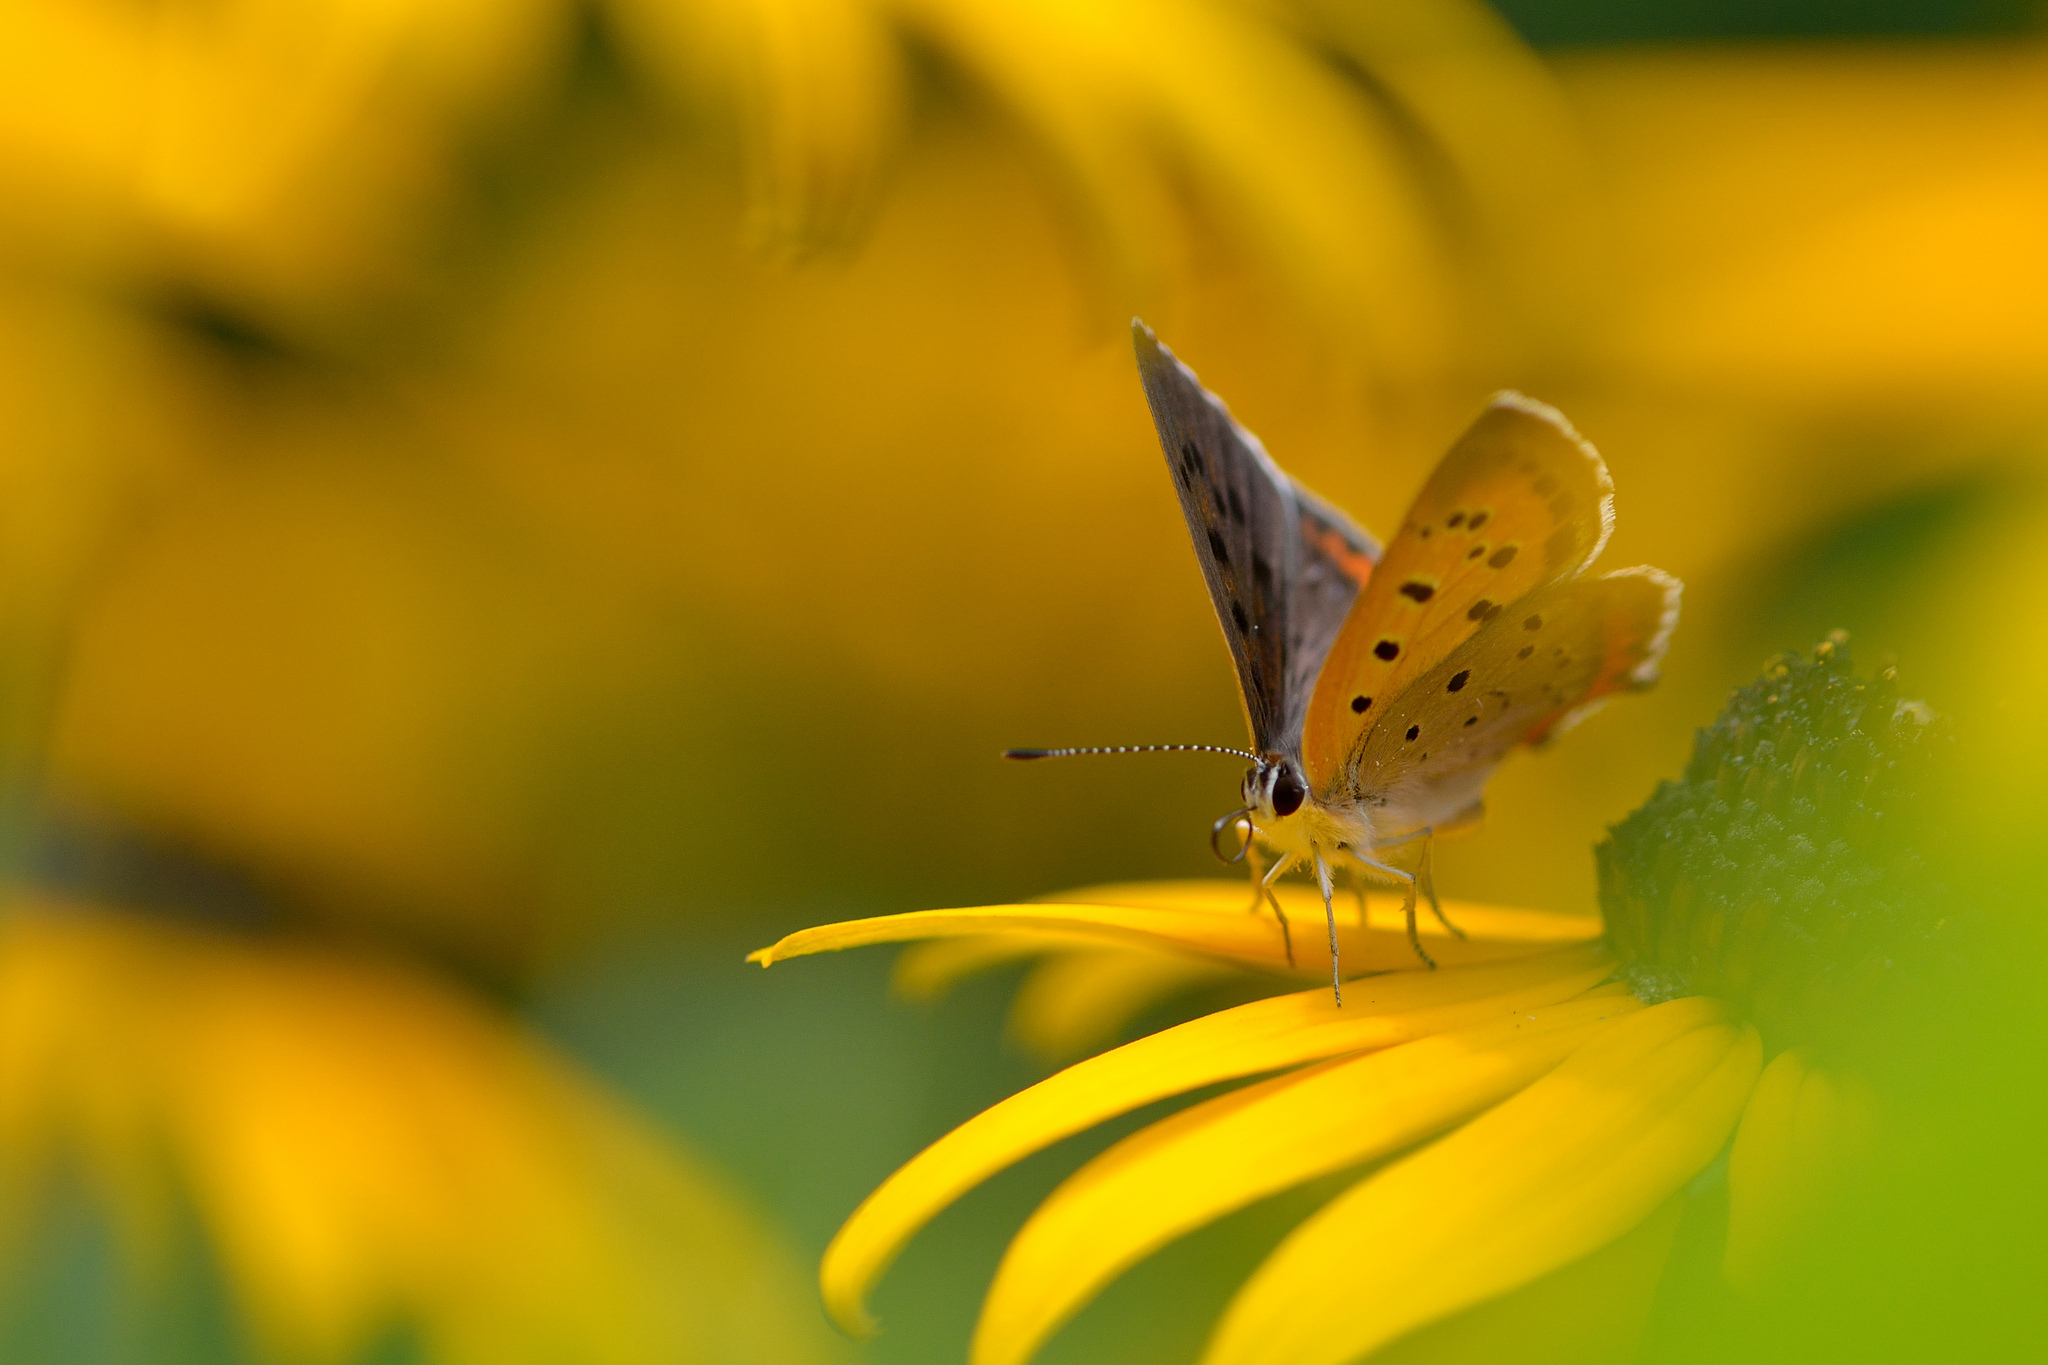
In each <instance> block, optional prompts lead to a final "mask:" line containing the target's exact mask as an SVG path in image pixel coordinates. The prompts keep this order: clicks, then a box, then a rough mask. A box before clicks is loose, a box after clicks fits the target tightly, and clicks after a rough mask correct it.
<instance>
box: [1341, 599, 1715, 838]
mask: <svg viewBox="0 0 2048 1365" xmlns="http://www.w3.org/2000/svg"><path fill="white" fill-rule="evenodd" d="M1678 598H1679V583H1678V580H1677V579H1675V578H1671V577H1670V576H1668V575H1666V574H1664V573H1662V572H1660V571H1659V570H1656V569H1646V568H1642V569H1624V570H1622V571H1620V572H1618V573H1611V574H1604V575H1601V576H1599V577H1596V578H1595V577H1580V578H1572V579H1568V580H1566V581H1564V582H1561V583H1554V584H1550V585H1548V586H1546V587H1542V588H1538V589H1537V590H1536V591H1535V592H1532V593H1529V594H1527V595H1526V596H1524V597H1523V598H1522V599H1521V600H1520V601H1518V602H1516V603H1515V605H1514V606H1513V607H1512V608H1511V609H1510V610H1509V611H1507V612H1505V613H1504V614H1502V615H1501V616H1499V617H1497V618H1495V619H1493V620H1491V621H1489V622H1487V623H1486V624H1485V625H1483V626H1482V627H1481V628H1480V630H1479V631H1478V633H1477V634H1475V635H1474V636H1473V637H1472V638H1471V639H1469V640H1467V641H1466V642H1465V643H1464V644H1462V645H1460V646H1459V647H1458V648H1456V649H1454V650H1452V651H1451V652H1450V654H1448V655H1446V656H1445V657H1444V658H1443V659H1441V660H1439V661H1438V662H1437V664H1436V665H1435V667H1433V668H1431V669H1429V670H1428V671H1427V672H1424V673H1423V674H1421V675H1420V676H1419V677H1417V678H1416V679H1415V680H1414V682H1413V683H1412V684H1411V685H1410V686H1409V687H1408V688H1406V689H1405V690H1404V691H1402V692H1401V693H1400V694H1399V695H1397V696H1396V697H1395V698H1394V699H1393V700H1392V701H1391V702H1390V703H1389V704H1388V706H1387V710H1386V714H1385V715H1384V716H1383V717H1382V718H1381V722H1380V724H1378V725H1376V726H1374V727H1373V728H1372V730H1371V731H1369V732H1368V733H1367V734H1366V736H1365V739H1364V742H1363V743H1362V744H1361V746H1360V748H1359V750H1358V753H1357V761H1356V762H1355V763H1354V764H1353V765H1352V766H1351V768H1350V769H1349V770H1348V771H1347V773H1346V774H1345V775H1344V778H1343V779H1342V780H1341V782H1340V785H1339V788H1338V790H1337V792H1336V793H1335V795H1336V796H1338V797H1339V798H1340V799H1343V800H1349V801H1357V802H1361V803H1362V804H1363V805H1364V806H1365V807H1366V809H1367V810H1368V811H1369V812H1371V813H1372V816H1373V823H1374V826H1375V828H1376V831H1377V832H1378V834H1379V835H1380V836H1381V837H1385V836H1387V835H1393V834H1400V833H1404V832H1406V831H1408V830H1411V829H1416V828H1420V827H1421V826H1424V825H1431V826H1435V827H1438V828H1441V827H1443V826H1444V825H1445V824H1446V823H1449V822H1451V821H1452V820H1455V819H1456V818H1458V817H1459V816H1461V815H1464V814H1465V813H1467V812H1470V811H1472V810H1474V809H1475V808H1476V807H1477V805H1478V803H1479V798H1480V794H1481V792H1482V791H1483V790H1484V788H1485V785H1486V780H1487V778H1488V777H1490V776H1491V775H1492V773H1493V770H1494V769H1495V768H1496V767H1498V766H1499V765H1500V761H1501V760H1502V759H1503V758H1505V757H1506V756H1507V754H1508V752H1509V751H1510V750H1512V749H1513V748H1514V747H1515V746H1516V745H1518V744H1528V743H1536V742H1538V741H1540V740H1542V739H1544V738H1545V737H1546V736H1548V735H1551V734H1554V733H1556V732H1557V731H1558V730H1560V729H1563V728H1565V727H1567V726H1569V725H1571V724H1572V723H1574V722H1575V721H1577V720H1578V719H1579V718H1580V717H1582V716H1584V715H1586V714H1587V713H1588V712H1590V711H1592V710H1594V709H1595V708H1597V707H1598V706H1599V705H1600V704H1601V703H1602V702H1603V701H1604V700H1605V699H1606V698H1608V697H1609V696H1611V695H1613V694H1614V693H1617V692H1624V691H1637V690H1640V689H1642V688H1645V687H1648V686H1649V685H1650V684H1651V683H1653V682H1655V681H1656V679H1657V666H1658V663H1659V662H1660V661H1661V660H1662V658H1663V656H1664V646H1665V643H1666V642H1667V641H1668V640H1669V639H1670V637H1671V631H1672V628H1673V627H1674V626H1676V625H1677V623H1678Z"/></svg>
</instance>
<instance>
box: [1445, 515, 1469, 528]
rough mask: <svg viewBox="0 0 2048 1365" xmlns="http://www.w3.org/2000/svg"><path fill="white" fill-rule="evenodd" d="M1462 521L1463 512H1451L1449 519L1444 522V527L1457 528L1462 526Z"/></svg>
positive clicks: (1463, 518)
mask: <svg viewBox="0 0 2048 1365" xmlns="http://www.w3.org/2000/svg"><path fill="white" fill-rule="evenodd" d="M1464 520H1465V514H1464V513H1463V512H1453V513H1451V515H1450V517H1449V518H1448V519H1447V520H1446V521H1445V522H1444V525H1445V526H1446V527H1450V526H1457V525H1460V524H1462V523H1463V522H1464Z"/></svg>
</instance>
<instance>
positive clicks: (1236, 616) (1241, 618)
mask: <svg viewBox="0 0 2048 1365" xmlns="http://www.w3.org/2000/svg"><path fill="white" fill-rule="evenodd" d="M1230 619H1231V620H1232V621H1234V622H1236V623H1237V633H1238V634H1239V635H1244V636H1249V635H1250V634H1251V633H1252V622H1251V618H1250V617H1249V616H1246V615H1245V612H1244V603H1242V602H1232V603H1231V604H1230Z"/></svg>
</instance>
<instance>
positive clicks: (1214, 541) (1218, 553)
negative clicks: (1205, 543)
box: [1209, 526, 1230, 564]
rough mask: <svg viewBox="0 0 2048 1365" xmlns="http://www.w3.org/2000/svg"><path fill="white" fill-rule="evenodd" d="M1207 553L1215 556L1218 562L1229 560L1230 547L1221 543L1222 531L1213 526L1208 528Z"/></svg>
mask: <svg viewBox="0 0 2048 1365" xmlns="http://www.w3.org/2000/svg"><path fill="white" fill-rule="evenodd" d="M1209 553H1210V554H1212V555H1214V556H1215V557H1216V562H1217V563H1218V564H1228V563H1229V562H1230V547H1229V546H1228V545H1226V544H1224V543H1223V533H1222V532H1221V531H1219V530H1217V529H1216V528H1215V527H1213V526H1211V527H1210V528H1209Z"/></svg>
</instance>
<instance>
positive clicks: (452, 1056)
mask: <svg viewBox="0 0 2048 1365" xmlns="http://www.w3.org/2000/svg"><path fill="white" fill-rule="evenodd" d="M0 1037H4V1038H5V1039H6V1040H7V1042H6V1046H5V1047H4V1048H0V1232H4V1233H5V1241H6V1243H7V1244H8V1245H9V1246H10V1247H19V1245H20V1239H21V1237H22V1236H23V1235H24V1233H25V1232H27V1231H28V1230H29V1229H30V1228H32V1227H33V1226H34V1219H35V1216H36V1204H37V1200H38V1198H39V1193H38V1192H39V1191H40V1190H41V1189H43V1188H44V1182H46V1181H47V1180H48V1179H49V1178H50V1177H51V1176H52V1175H53V1174H54V1173H55V1172H56V1171H58V1170H61V1169H63V1168H65V1167H76V1168H78V1169H81V1170H82V1171H83V1173H84V1175H85V1176H86V1178H87V1181H88V1183H89V1185H90V1187H91V1188H92V1189H94V1190H95V1191H96V1193H97V1194H98V1195H99V1196H100V1197H101V1199H102V1200H103V1202H104V1204H105V1208H106V1212H107V1214H108V1216H109V1217H110V1218H111V1219H112V1220H113V1222H114V1224H115V1226H116V1227H117V1228H118V1229H119V1230H120V1231H121V1232H122V1234H123V1237H122V1241H123V1243H124V1245H125V1247H126V1249H127V1251H128V1253H129V1259H130V1260H131V1262H132V1263H133V1264H134V1266H135V1268H136V1269H137V1270H138V1272H139V1273H140V1274H141V1275H142V1277H143V1279H144V1281H145V1282H146V1281H147V1280H148V1278H149V1277H150V1276H151V1275H153V1274H159V1273H161V1271H162V1270H163V1268H164V1264H165V1263H164V1258H165V1256H166V1255H168V1254H169V1253H170V1251H171V1249H172V1248H171V1239H170V1233H171V1224H172V1216H173V1211H174V1209H175V1208H176V1207H178V1206H180V1205H181V1204H188V1205H189V1207H191V1208H192V1209H193V1210H194V1212H195V1213H196V1214H197V1217H198V1219H199V1222H200V1225H201V1226H202V1228H203V1229H204V1230H205V1232H206V1234H207V1235H208V1238H209V1240H210V1242H211V1243H212V1245H213V1247H214V1249H215V1251H216V1253H217V1255H218V1257H219V1259H220V1262H221V1264H222V1266H223V1269H224V1272H225V1277H226V1280H227V1283H228V1285H229V1287H230V1290H231V1292H232V1295H233V1297H234V1299H235V1301H236V1304H237V1306H238V1308H239V1310H240V1312H241V1313H242V1315H243V1316H244V1318H245V1320H246V1322H247V1323H248V1324H249V1326H250V1328H251V1333H252V1335H253V1337H254V1339H255V1341H256V1342H257V1343H258V1344H259V1345H260V1346H262V1347H263V1348H264V1349H265V1351H266V1353H267V1358H274V1359H278V1360H284V1361H305V1362H342V1361H347V1360H351V1359H355V1358H357V1357H358V1356H359V1355H360V1354H361V1353H362V1352H363V1351H364V1350H365V1349H366V1348H367V1347H369V1346H370V1345H371V1344H372V1343H373V1342H374V1341H376V1340H377V1339H378V1338H379V1337H380V1336H381V1335H383V1334H386V1333H389V1332H391V1331H393V1330H397V1329H401V1328H403V1329H406V1330H411V1331H414V1332H416V1333H417V1335H418V1339H419V1344H420V1345H421V1347H423V1348H424V1350H425V1351H426V1353H427V1356H428V1358H430V1359H432V1360H435V1361H445V1362H450V1365H462V1363H464V1362H468V1363H470V1365H502V1363H503V1362H513V1361H531V1362H534V1365H541V1362H559V1361H565V1360H574V1361H579V1362H580V1361H587V1362H592V1365H654V1363H655V1362H673V1361H677V1360H704V1361H718V1362H727V1361H733V1362H752V1363H754V1365H809V1363H810V1362H818V1361H825V1360H830V1359H833V1358H834V1357H835V1355H836V1352H835V1350H834V1349H833V1343H831V1342H830V1340H829V1338H827V1337H826V1336H825V1334H824V1332H823V1328H822V1324H819V1325H818V1326H817V1327H813V1326H811V1323H812V1322H813V1321H814V1313H813V1311H812V1310H811V1309H810V1307H809V1305H807V1304H805V1303H804V1302H803V1296H802V1294H801V1289H800V1281H799V1280H798V1279H797V1276H796V1274H795V1271H794V1265H793V1263H792V1262H791V1261H790V1260H789V1258H788V1257H787V1255H786V1253H785V1252H784V1251H783V1250H782V1248H781V1247H779V1246H778V1245H776V1244H775V1242H774V1240H773V1239H772V1238H771V1237H770V1236H769V1235H768V1234H767V1233H766V1232H765V1231H764V1230H763V1229H762V1228H761V1227H759V1226H758V1225H757V1224H756V1223H755V1221H754V1219H753V1217H752V1216H751V1215H750V1214H749V1213H748V1212H747V1211H746V1210H745V1209H744V1208H743V1207H742V1206H741V1205H740V1204H739V1203H738V1202H737V1201H736V1200H735V1199H734V1198H733V1197H732V1196H731V1195H730V1194H729V1193H728V1192H727V1191H725V1190H724V1189H722V1188H721V1187H720V1185H719V1183H718V1182H717V1181H715V1180H713V1179H711V1178H710V1177H708V1176H707V1175H705V1174H703V1173H702V1172H700V1171H698V1170H697V1169H695V1167H694V1165H693V1163H692V1161H691V1160H690V1158H689V1157H688V1156H687V1155H686V1154H685V1153H683V1152H682V1151H680V1150H678V1149H677V1148H676V1147H675V1146H674V1145H673V1144H672V1143H670V1142H668V1141H666V1140H664V1139H662V1138H660V1137H657V1136H656V1135H655V1134H653V1133H652V1132H650V1131H648V1129H647V1128H646V1127H645V1126H644V1125H643V1124H642V1123H641V1122H640V1121H639V1120H638V1119H636V1118H635V1117H634V1116H633V1115H632V1114H630V1113H629V1112H628V1111H627V1110H626V1109H625V1108H624V1107H623V1106H621V1105H620V1104H619V1103H617V1102H616V1101H614V1100H612V1099H610V1098H608V1097H607V1096H605V1095H604V1094H603V1093H602V1092H601V1091H600V1090H599V1089H598V1088H597V1087H596V1086H595V1085H593V1084H592V1083H591V1082H589V1081H587V1080H585V1079H583V1078H581V1077H579V1076H578V1075H577V1074H576V1072H575V1070H574V1069H573V1068H572V1067H570V1066H569V1065H567V1064H566V1063H565V1062H564V1061H563V1060H562V1059H561V1058H559V1057H557V1056H555V1055H554V1054H552V1053H551V1052H550V1051H549V1050H548V1049H547V1048H546V1047H545V1046H544V1045H543V1044H541V1043H540V1042H539V1041H538V1040H536V1039H534V1038H532V1037H530V1036H528V1035H526V1034H524V1033H522V1032H521V1031H520V1030H519V1029H517V1028H516V1027H514V1026H513V1025H511V1024H510V1023H508V1022H506V1021H503V1020H500V1019H497V1018H494V1017H493V1016H492V1014H491V1013H490V1012H489V1011H487V1010H484V1009H481V1008H479V1007H478V1006H477V1005H476V1004H474V1003H473V1002H471V1001H469V1000H467V999H465V998H464V997H463V996H462V995H461V994H460V993H458V992H457V991H455V990H452V989H451V988H449V987H447V986H445V985H440V984H437V983H436V982H435V981H434V980H433V979H432V978H430V977H428V976H426V975H423V974H422V973H420V972H418V971H416V970H414V969H410V968H406V967H403V966H399V965H397V964H395V963H391V962H387V961H380V960H377V959H374V958H369V957H361V956H357V955H354V954H350V953H346V952H341V951H337V950H335V949H333V948H331V947H330V948H323V949H315V948H312V947H310V946H298V947H294V946H286V945H282V944H275V945H263V944H257V943H253V942H246V941H237V940H235V939H232V938H229V937H226V936H224V935H222V934H219V933H216V932H208V931H203V930H198V929H191V928H179V927H175V926H173V925H171V924H169V923H166V922H162V921H153V920H143V919H137V918H134V917H132V916H129V915H123V914H116V913H111V912H108V911H105V910H102V909H98V908H96V907H89V906H83V905H78V904H72V903H65V902H61V901H55V900H50V899H47V898H29V897H24V896H21V895H16V896H15V897H13V898H12V899H11V900H10V901H9V902H8V904H7V905H6V907H5V909H4V912H0ZM15 1254H22V1253H21V1252H20V1251H16V1252H15ZM821 1338H824V1339H821Z"/></svg>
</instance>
